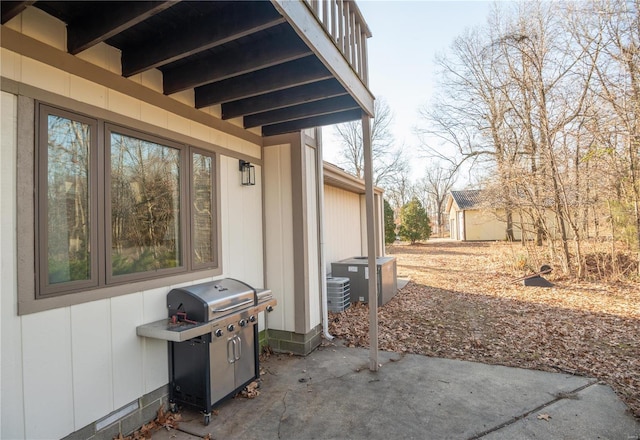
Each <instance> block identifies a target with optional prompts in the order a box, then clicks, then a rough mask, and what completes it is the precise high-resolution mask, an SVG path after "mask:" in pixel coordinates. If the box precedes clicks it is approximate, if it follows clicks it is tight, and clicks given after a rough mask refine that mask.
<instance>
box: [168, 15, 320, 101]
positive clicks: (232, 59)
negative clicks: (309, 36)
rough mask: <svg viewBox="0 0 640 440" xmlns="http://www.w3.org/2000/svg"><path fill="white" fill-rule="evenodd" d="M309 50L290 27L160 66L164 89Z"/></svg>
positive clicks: (213, 79)
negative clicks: (171, 65)
mask: <svg viewBox="0 0 640 440" xmlns="http://www.w3.org/2000/svg"><path fill="white" fill-rule="evenodd" d="M311 53H312V52H311V51H310V50H309V48H308V47H307V46H306V45H305V44H304V43H303V42H302V41H301V40H300V39H299V38H298V37H297V35H296V34H295V32H293V31H291V29H290V28H288V27H285V28H283V31H282V32H279V33H278V34H276V35H271V36H269V37H267V38H262V39H260V40H258V41H255V42H248V43H246V44H243V45H241V46H238V47H236V46H235V45H234V47H230V48H228V49H225V50H223V51H220V52H218V53H216V54H214V55H211V56H209V57H206V58H198V59H197V60H194V61H192V62H189V63H186V64H182V63H181V64H180V65H178V66H175V67H173V68H168V69H161V70H162V73H163V85H164V93H165V94H166V95H171V94H172V93H176V92H180V91H182V90H186V89H192V88H194V87H198V86H201V85H204V84H208V83H211V82H217V81H222V80H225V79H228V78H231V77H233V76H237V75H244V74H246V73H250V72H255V71H257V70H261V69H266V68H268V67H273V66H276V65H278V64H282V63H286V62H289V61H293V60H297V59H300V58H303V57H305V56H308V55H310V54H311Z"/></svg>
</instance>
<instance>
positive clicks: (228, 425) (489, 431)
mask: <svg viewBox="0 0 640 440" xmlns="http://www.w3.org/2000/svg"><path fill="white" fill-rule="evenodd" d="M368 355H369V352H368V350H366V349H356V348H345V347H342V346H337V345H336V346H334V345H328V346H325V347H321V348H319V349H318V350H316V351H315V352H313V353H312V354H310V355H309V356H307V357H306V358H302V357H296V356H286V355H273V356H271V357H270V358H269V359H268V360H267V361H265V362H263V363H262V364H261V369H262V371H263V374H262V383H261V388H260V395H259V396H258V397H256V398H255V399H244V398H235V399H231V400H229V401H227V402H225V403H223V404H222V405H220V406H219V408H217V409H218V412H217V414H214V415H212V418H211V424H210V425H208V426H204V424H203V417H202V415H201V414H198V413H197V412H195V411H187V410H184V411H182V417H183V421H182V422H181V423H180V426H179V431H173V430H172V431H159V432H158V433H156V434H154V436H153V439H154V440H168V439H174V440H195V439H197V438H201V437H205V436H206V435H208V434H209V435H210V437H209V438H211V439H243V440H247V439H385V440H387V439H483V440H485V439H486V440H488V439H491V440H495V439H509V440H512V439H567V440H568V439H576V440H578V439H579V440H585V439H616V440H640V422H638V421H637V420H636V419H634V418H633V416H632V415H631V414H630V412H629V411H628V410H627V408H626V406H625V405H624V404H623V403H622V402H621V401H620V399H619V398H618V397H617V396H616V394H615V393H614V392H613V390H612V389H611V388H610V387H609V386H607V385H603V384H600V383H599V382H598V381H597V380H595V379H591V378H585V377H577V376H571V375H568V374H557V373H545V372H540V371H532V370H523V369H518V368H508V367H501V366H493V365H484V364H479V363H473V362H465V361H454V360H447V359H437V358H429V357H425V356H419V355H406V356H401V355H399V354H397V353H387V352H381V353H380V362H381V364H382V367H381V368H380V371H378V372H375V373H374V372H370V371H369V370H368Z"/></svg>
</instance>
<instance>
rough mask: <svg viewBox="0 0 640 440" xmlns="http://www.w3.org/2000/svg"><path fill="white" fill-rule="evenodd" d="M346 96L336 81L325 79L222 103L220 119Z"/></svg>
mask: <svg viewBox="0 0 640 440" xmlns="http://www.w3.org/2000/svg"><path fill="white" fill-rule="evenodd" d="M346 94H347V92H346V90H345V89H344V88H343V87H342V85H341V84H340V83H339V82H338V81H337V80H335V79H326V80H324V81H318V82H315V83H311V84H305V85H302V86H298V87H292V88H290V89H286V90H279V91H277V92H272V93H267V94H265V95H260V96H255V97H253V98H246V99H241V100H239V101H232V102H227V103H224V104H222V119H231V118H237V117H238V116H246V115H250V114H254V113H261V112H266V111H268V110H276V109H279V108H284V107H289V106H292V105H298V104H304V103H306V102H314V101H319V100H321V99H327V98H334V97H336V96H344V95H346Z"/></svg>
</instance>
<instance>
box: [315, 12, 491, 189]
mask: <svg viewBox="0 0 640 440" xmlns="http://www.w3.org/2000/svg"><path fill="white" fill-rule="evenodd" d="M491 5H492V3H491V2H488V1H454V0H449V1H432V0H414V1H395V0H359V1H358V6H359V8H360V11H361V12H362V15H363V16H364V19H365V20H366V21H367V24H368V25H369V29H370V30H371V33H372V34H373V36H372V38H370V39H369V40H368V42H367V44H368V48H369V88H370V89H371V91H372V92H373V94H374V95H375V96H376V97H381V98H384V100H385V101H386V102H387V104H388V106H389V108H390V109H391V112H392V113H393V125H392V132H393V135H394V137H395V141H396V144H397V145H404V146H405V147H406V149H407V150H408V151H410V152H411V153H412V154H414V158H415V160H414V161H413V163H414V165H413V166H412V178H418V177H420V169H421V168H424V165H425V164H426V162H425V161H424V160H421V159H419V158H418V157H417V154H416V153H418V152H417V151H416V150H417V147H418V145H419V142H418V138H417V137H416V135H415V134H414V127H415V126H417V125H419V124H420V121H419V117H418V110H419V108H421V107H423V106H425V105H426V104H427V103H428V102H429V100H430V99H431V97H432V94H433V92H434V82H435V78H436V73H437V71H436V66H435V63H434V59H435V56H436V54H437V53H445V52H446V51H447V49H448V48H449V46H450V45H451V43H452V42H453V40H454V39H455V38H456V37H457V36H459V35H461V34H462V33H463V32H464V30H465V29H466V28H469V27H474V26H477V25H483V24H484V23H485V22H486V18H487V15H488V13H489V10H490V8H491ZM323 133H324V134H323V145H324V158H325V160H328V161H330V162H334V163H336V162H338V159H337V157H338V154H337V153H338V149H339V146H338V145H337V141H336V140H335V135H334V130H333V128H332V127H328V128H325V129H324V131H323Z"/></svg>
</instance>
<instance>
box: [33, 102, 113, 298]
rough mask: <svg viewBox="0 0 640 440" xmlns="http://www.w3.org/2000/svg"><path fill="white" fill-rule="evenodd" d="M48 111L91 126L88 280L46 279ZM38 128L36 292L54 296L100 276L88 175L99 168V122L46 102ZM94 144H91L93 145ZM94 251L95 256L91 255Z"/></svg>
mask: <svg viewBox="0 0 640 440" xmlns="http://www.w3.org/2000/svg"><path fill="white" fill-rule="evenodd" d="M49 115H55V116H59V117H63V118H66V119H69V120H72V121H77V122H81V123H84V124H87V125H89V126H90V127H91V134H90V145H89V170H88V171H89V177H88V179H87V180H88V187H89V191H88V194H89V222H90V223H89V224H90V226H89V231H90V232H89V245H90V246H91V252H90V258H91V259H90V265H89V267H90V270H91V277H90V279H88V280H81V281H68V282H65V283H56V284H50V283H49V276H48V275H49V261H48V260H49V259H48V251H47V246H48V243H49V241H48V238H49V237H48V235H49V234H48V222H47V219H48V192H47V189H48V185H47V183H48V165H49V160H48V159H49V155H48V142H49V124H48V121H49ZM36 120H37V126H38V130H37V133H36V139H37V146H36V151H35V154H36V163H37V166H36V170H37V171H36V188H37V196H36V197H37V203H36V208H35V212H36V225H37V227H36V231H35V237H36V244H37V249H38V252H37V254H36V273H37V274H38V283H37V284H36V285H37V287H38V293H39V295H38V296H53V295H57V294H61V293H63V292H64V293H66V292H75V291H81V290H86V289H93V288H96V287H98V285H99V280H100V269H99V268H100V266H101V264H100V263H101V261H100V260H101V259H100V254H99V252H97V253H96V250H97V249H98V248H97V244H98V237H99V233H100V231H99V227H98V223H99V222H98V212H97V206H98V197H99V196H98V193H99V190H98V187H97V186H96V185H92V184H91V177H90V176H91V175H97V172H98V156H99V150H97V149H96V148H97V147H98V145H99V143H98V139H99V136H100V134H99V124H98V121H97V120H96V119H95V118H90V117H88V116H84V115H77V114H75V113H73V112H69V111H67V110H63V109H58V108H56V107H51V106H48V105H44V104H41V105H40V106H39V108H38V115H37V119H36ZM92 145H93V146H92ZM94 253H95V256H94V255H93V254H94Z"/></svg>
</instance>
